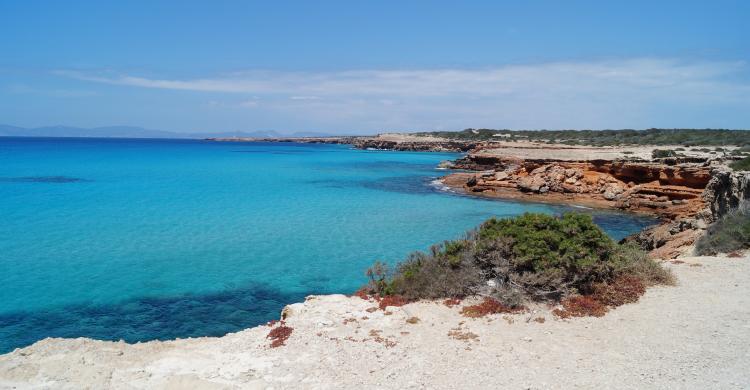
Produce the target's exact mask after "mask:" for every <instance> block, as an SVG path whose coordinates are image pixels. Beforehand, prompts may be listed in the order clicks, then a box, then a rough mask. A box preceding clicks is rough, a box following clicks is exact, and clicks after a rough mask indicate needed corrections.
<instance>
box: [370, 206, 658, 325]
mask: <svg viewBox="0 0 750 390" xmlns="http://www.w3.org/2000/svg"><path fill="white" fill-rule="evenodd" d="M368 276H369V277H370V283H369V285H368V286H367V289H368V293H369V294H372V295H377V296H382V297H384V298H383V300H385V299H393V300H395V301H396V302H397V303H402V302H404V303H405V302H406V301H411V300H417V299H446V298H448V299H450V300H451V301H450V303H451V304H452V303H454V302H455V300H456V299H457V298H464V297H468V296H474V295H480V296H484V297H486V299H485V300H484V301H483V302H482V303H480V304H478V305H473V306H467V307H465V308H464V309H463V313H464V315H468V316H481V315H484V314H487V313H513V312H517V311H519V310H522V306H523V304H524V302H528V301H546V302H559V301H560V300H561V299H564V298H568V297H572V296H577V295H586V296H592V297H593V298H592V299H596V300H599V301H600V303H602V304H603V305H605V306H606V305H612V306H616V305H619V304H623V303H628V302H633V301H635V300H637V297H638V296H640V295H641V294H642V293H643V291H645V287H646V286H650V285H654V284H668V283H670V282H671V274H670V273H669V272H668V271H666V270H665V269H663V268H662V267H661V266H659V265H658V264H657V263H655V262H653V261H652V260H650V259H649V258H648V257H647V256H646V254H645V253H644V252H643V251H641V250H640V249H638V248H637V247H635V246H633V245H629V244H622V245H621V244H617V243H615V242H614V241H612V239H610V238H609V236H607V235H606V234H605V233H604V232H603V231H602V230H601V229H600V228H599V227H597V226H596V225H595V224H594V223H593V221H592V220H591V217H590V216H588V215H585V214H579V213H567V214H564V215H563V216H561V217H555V216H550V215H545V214H524V215H523V216H519V217H516V218H510V219H494V218H493V219H490V220H488V221H486V222H485V223H483V224H482V225H481V226H480V227H479V228H478V229H476V230H474V231H471V232H469V233H467V234H466V236H465V238H463V239H461V240H454V241H447V242H444V243H442V244H441V245H436V246H433V247H432V248H431V249H430V251H429V253H423V252H415V253H412V254H411V255H409V257H408V258H407V259H406V261H404V262H402V263H400V264H399V265H398V266H397V267H396V268H395V269H393V270H389V269H388V268H387V267H386V266H385V264H383V263H376V264H375V266H374V267H373V268H371V269H370V270H369V271H368ZM389 297H393V298H389ZM382 302H383V301H382V300H381V307H382V306H383V303H382ZM446 302H447V301H446Z"/></svg>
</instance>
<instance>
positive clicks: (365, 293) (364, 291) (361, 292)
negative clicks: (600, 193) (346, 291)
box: [352, 286, 370, 301]
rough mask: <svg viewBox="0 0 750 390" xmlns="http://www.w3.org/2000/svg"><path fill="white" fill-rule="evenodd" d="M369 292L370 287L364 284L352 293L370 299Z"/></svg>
mask: <svg viewBox="0 0 750 390" xmlns="http://www.w3.org/2000/svg"><path fill="white" fill-rule="evenodd" d="M369 292H370V289H368V288H367V286H362V287H360V288H359V289H358V290H357V291H355V292H354V294H352V296H355V297H360V298H362V299H364V300H366V301H367V300H369V299H370V294H369Z"/></svg>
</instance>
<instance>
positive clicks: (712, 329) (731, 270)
mask: <svg viewBox="0 0 750 390" xmlns="http://www.w3.org/2000/svg"><path fill="white" fill-rule="evenodd" d="M290 142H293V141H290ZM481 172H483V171H481V170H475V171H474V172H473V173H471V172H464V173H453V174H451V175H448V176H446V177H443V178H442V179H443V181H442V182H441V183H442V184H443V185H446V186H448V187H450V188H451V190H453V191H460V192H461V193H462V194H466V195H467V196H479V197H485V198H493V199H498V198H499V199H512V200H521V201H531V202H540V203H552V204H565V205H571V200H573V201H574V202H575V203H577V204H580V205H581V206H583V207H591V208H600V209H610V210H612V209H615V210H616V209H617V207H615V203H614V202H612V201H606V200H601V199H596V198H592V197H581V196H578V195H577V194H565V193H554V192H547V193H544V194H539V193H533V192H521V191H518V189H516V188H510V187H497V188H494V189H493V191H491V192H490V191H477V192H474V191H466V188H465V184H466V182H467V181H468V179H469V178H470V177H476V176H477V175H479V174H481ZM461 175H464V176H461ZM587 199H588V200H587ZM619 211H622V210H619ZM644 213H646V214H648V213H647V212H644ZM650 215H653V214H650ZM691 243H692V242H690V243H686V244H687V245H683V248H686V247H689V244H691ZM683 254H684V253H683ZM748 260H750V256H748V254H745V255H744V257H742V258H727V257H725V256H719V257H680V260H679V262H665V263H664V264H665V265H666V266H667V267H669V268H671V269H673V270H674V271H675V273H676V274H677V278H678V281H679V285H678V286H676V287H657V288H653V289H649V290H648V291H647V292H646V295H645V296H644V297H643V298H642V299H641V301H639V302H638V303H635V304H629V305H626V306H623V307H621V308H618V309H616V310H614V311H612V312H611V313H609V314H607V316H605V317H602V318H576V319H565V320H563V319H559V318H557V317H555V316H553V315H552V314H551V310H550V309H551V308H549V307H544V306H537V307H532V311H531V312H527V313H523V314H514V315H507V314H506V315H491V316H489V317H487V318H484V319H467V318H465V317H463V316H461V315H460V314H459V311H460V307H453V308H448V307H445V306H444V305H443V304H442V303H440V302H432V301H420V302H415V303H410V304H407V305H406V306H403V307H389V308H387V309H386V310H385V311H381V310H371V309H372V308H373V307H374V306H376V303H375V302H373V301H366V300H363V299H361V298H358V297H346V296H342V295H327V296H312V297H308V299H306V301H305V302H302V303H295V304H291V305H289V306H287V308H285V309H284V311H283V312H282V313H281V317H282V318H283V319H284V320H285V323H286V325H287V326H289V327H291V328H292V329H293V331H292V334H291V337H290V338H289V340H287V344H286V345H284V346H281V347H279V348H270V346H269V345H270V342H271V340H269V339H268V334H269V332H270V330H271V329H273V328H274V327H269V326H263V325H261V326H257V327H253V328H248V329H245V330H243V331H240V332H237V333H230V334H227V335H225V336H222V337H200V338H189V339H177V340H172V341H149V342H144V343H136V344H127V343H124V342H108V341H96V340H91V339H86V338H77V339H50V338H48V339H44V340H42V341H39V342H36V343H34V344H33V345H31V346H29V347H25V348H21V349H17V350H15V351H13V352H11V353H8V354H5V355H0V387H3V386H7V387H14V386H19V387H21V388H23V387H24V386H36V387H48V386H52V387H61V388H66V387H69V388H78V387H82V386H84V385H87V386H94V387H112V388H120V387H126V386H136V387H139V388H169V387H175V388H185V387H193V388H196V387H200V388H238V387H239V388H267V387H269V386H273V387H274V388H300V387H302V388H351V387H354V386H359V387H362V386H365V387H380V386H386V385H387V386H394V387H404V388H456V387H465V388H482V387H484V386H486V384H487V381H488V380H489V381H491V382H492V383H494V384H499V385H501V386H508V387H525V388H570V387H580V388H601V387H602V384H605V386H604V387H619V386H620V385H621V384H622V383H624V382H625V381H628V383H632V384H633V386H634V387H669V386H670V385H671V384H674V383H680V384H681V385H684V386H687V387H697V386H703V387H706V386H713V387H722V388H744V387H746V386H747V385H750V383H749V381H748V378H745V377H744V376H743V375H742V367H743V364H744V360H743V359H744V352H743V351H746V350H747V348H748V347H750V346H748V345H747V340H745V339H743V338H742V334H741V332H742V330H743V329H744V328H743V327H744V323H745V322H747V320H748V319H750V313H748V310H747V309H746V308H747V307H749V306H748V305H747V303H748V302H746V301H747V298H746V297H748V296H750V294H748V292H750V290H747V287H746V286H748V285H750V283H748V282H750V279H748V277H749V276H748V275H750V268H748V267H750V265H749V263H750V262H748ZM727 276H729V277H727ZM727 283H730V284H731V283H734V284H735V288H729V289H727V288H725V287H726V286H727ZM469 302H470V301H469V300H467V301H466V303H469ZM712 302H722V305H716V304H712ZM696 304H697V305H698V306H697V307H698V309H696ZM414 317H416V318H419V320H418V321H416V323H414V322H415V321H412V320H411V319H412V318H414ZM537 318H543V319H544V320H541V321H537V320H536V319H537ZM715 318H721V319H722V321H712V319H715ZM407 320H408V321H407ZM623 324H627V326H624V325H623ZM729 324H735V325H734V326H732V327H731V330H729V329H728V328H729V327H730V325H729ZM275 326H278V325H275ZM675 332H678V333H679V334H680V335H681V337H675V336H674V333H675ZM717 334H719V335H720V337H722V341H725V342H726V343H730V344H731V345H732V348H719V347H715V346H716V345H718V344H717V343H716V335H717ZM724 338H725V339H724ZM684 340H690V343H689V344H685V343H684V342H683V341H684ZM733 340H735V341H736V340H741V342H740V343H737V342H734V343H733V344H732V341H733ZM603 351H606V353H607V356H608V357H610V358H609V359H600V358H599V357H600V355H601V353H602V352H603ZM705 351H709V352H710V354H708V356H704V354H705ZM571 356H572V357H574V359H571ZM653 362H658V364H656V365H654V364H652V363H653ZM592 372H593V373H592ZM633 372H638V373H639V374H640V378H637V377H636V378H634V377H633V375H632V373H633ZM435 373H438V374H435ZM430 374H433V375H430Z"/></svg>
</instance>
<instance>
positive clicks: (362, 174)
mask: <svg viewBox="0 0 750 390" xmlns="http://www.w3.org/2000/svg"><path fill="white" fill-rule="evenodd" d="M455 157H456V155H455V154H449V153H410V152H381V151H361V150H352V149H350V148H349V147H348V146H346V145H314V144H290V143H279V144H269V143H263V144H258V143H216V142H206V141H184V140H112V139H109V140H107V139H39V138H37V139H30V138H0V352H7V351H10V350H12V349H13V348H15V347H20V346H25V345H28V344H31V343H33V342H34V341H36V340H39V339H42V338H44V337H48V336H57V337H77V336H87V337H93V338H97V339H109V340H118V339H124V340H126V341H130V342H134V341H142V340H152V339H170V338H176V337H188V336H207V335H222V334H225V333H227V332H231V331H237V330H240V329H243V328H246V327H249V326H253V325H257V324H259V323H262V322H265V321H268V320H270V319H275V318H277V317H278V315H279V311H280V309H281V308H282V307H283V306H284V305H286V304H288V303H291V302H294V301H300V300H302V299H303V297H304V296H305V295H308V294H313V293H316V294H320V293H349V292H352V291H353V290H355V289H356V288H357V287H358V286H360V285H361V284H362V283H363V282H364V280H365V278H364V270H365V269H366V268H367V267H368V266H369V265H370V264H372V263H373V262H374V261H375V260H385V261H388V262H392V263H393V262H396V261H399V260H400V259H402V258H404V257H405V256H406V255H407V254H408V253H409V252H411V251H413V250H423V249H426V248H428V247H429V245H430V244H432V243H435V242H439V241H442V240H445V239H452V238H456V237H459V236H460V235H461V234H462V233H463V232H464V231H466V230H468V229H471V228H473V227H474V226H476V225H478V224H479V223H480V222H482V221H483V220H485V219H486V218H488V217H491V216H500V217H503V216H511V215H516V214H520V213H523V212H525V211H537V212H546V213H560V212H562V211H564V210H566V208H564V207H555V206H550V205H541V204H530V203H518V202H504V201H490V200H482V199H475V198H470V197H465V196H459V195H455V194H450V193H447V192H444V191H441V190H440V189H438V188H436V187H435V186H433V185H431V184H430V183H431V182H432V180H434V178H436V177H438V176H440V175H442V174H443V173H444V171H439V170H436V169H435V166H436V164H437V163H438V162H439V161H440V160H445V159H452V158H455ZM579 210H580V209H579ZM590 212H591V211H590ZM592 213H593V215H594V218H595V221H596V222H597V223H598V224H599V225H600V226H602V227H603V228H604V229H605V230H606V231H607V232H608V233H609V234H610V235H612V236H613V237H614V238H617V239H619V238H622V237H624V236H625V235H627V234H630V233H632V232H635V231H637V230H640V229H641V228H643V227H644V226H646V225H648V224H651V223H653V220H651V219H648V218H643V217H637V216H634V215H630V214H622V213H611V212H592Z"/></svg>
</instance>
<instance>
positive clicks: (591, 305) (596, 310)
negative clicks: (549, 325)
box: [553, 295, 608, 318]
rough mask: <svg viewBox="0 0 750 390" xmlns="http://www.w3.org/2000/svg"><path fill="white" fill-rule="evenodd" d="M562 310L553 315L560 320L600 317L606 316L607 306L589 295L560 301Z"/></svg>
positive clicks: (555, 311)
mask: <svg viewBox="0 0 750 390" xmlns="http://www.w3.org/2000/svg"><path fill="white" fill-rule="evenodd" d="M561 303H562V307H563V308H562V309H555V310H554V311H553V313H554V314H555V315H556V316H558V317H561V318H568V317H602V316H604V315H605V314H607V311H608V309H607V306H606V305H605V304H603V303H602V302H600V301H599V300H598V299H596V298H594V297H592V296H590V295H575V296H572V297H568V298H565V299H563V300H562V302H561Z"/></svg>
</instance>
